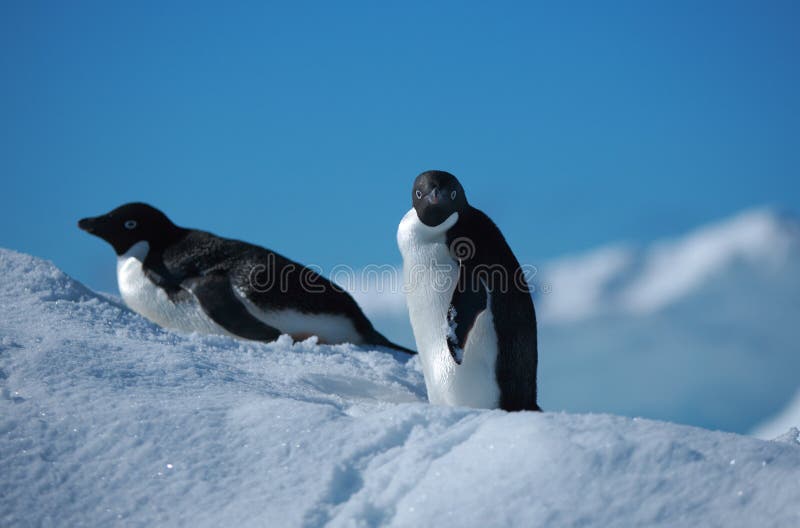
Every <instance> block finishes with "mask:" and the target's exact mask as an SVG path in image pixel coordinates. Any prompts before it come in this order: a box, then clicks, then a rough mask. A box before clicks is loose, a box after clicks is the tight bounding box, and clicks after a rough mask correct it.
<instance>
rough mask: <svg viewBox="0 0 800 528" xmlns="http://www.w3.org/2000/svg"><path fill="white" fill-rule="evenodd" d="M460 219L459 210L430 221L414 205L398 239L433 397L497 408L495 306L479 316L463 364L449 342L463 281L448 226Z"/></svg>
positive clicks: (438, 400)
mask: <svg viewBox="0 0 800 528" xmlns="http://www.w3.org/2000/svg"><path fill="white" fill-rule="evenodd" d="M457 220H458V214H457V213H454V214H453V215H452V216H451V217H450V218H448V219H447V220H446V221H445V222H443V223H442V224H441V225H439V226H436V227H430V226H426V225H425V224H423V223H422V222H420V221H419V218H418V217H417V213H416V211H415V210H414V209H411V210H410V211H409V212H408V213H407V214H406V215H405V216H404V217H403V219H402V220H401V222H400V226H399V228H398V230H397V243H398V246H399V247H400V253H401V254H402V255H403V278H404V282H405V285H404V288H405V291H406V301H407V303H408V314H409V318H410V319H411V327H412V328H413V330H414V339H415V340H416V342H417V352H418V353H419V356H420V360H421V363H422V370H423V374H424V375H425V387H426V389H427V391H428V399H429V400H430V401H431V403H435V404H444V405H463V406H468V407H480V408H496V407H498V406H499V402H500V390H499V387H498V386H497V379H496V376H495V363H496V360H497V335H496V333H495V330H494V324H493V321H492V314H491V311H490V310H488V309H487V310H484V311H483V312H481V313H480V314H479V315H478V317H477V319H476V320H475V324H474V326H473V328H472V331H471V332H470V336H469V339H468V341H467V343H466V346H465V347H464V356H463V360H462V362H461V364H460V365H459V364H457V363H456V362H455V360H454V359H453V357H452V355H451V354H450V350H449V348H448V346H447V334H448V331H449V328H448V325H447V310H448V308H449V307H450V300H451V299H452V296H453V290H454V289H455V287H456V284H457V281H458V263H457V262H456V261H455V260H453V259H452V258H451V257H450V252H449V248H448V247H447V244H446V232H447V230H448V229H449V228H450V227H452V226H453V225H454V224H455V222H456V221H457Z"/></svg>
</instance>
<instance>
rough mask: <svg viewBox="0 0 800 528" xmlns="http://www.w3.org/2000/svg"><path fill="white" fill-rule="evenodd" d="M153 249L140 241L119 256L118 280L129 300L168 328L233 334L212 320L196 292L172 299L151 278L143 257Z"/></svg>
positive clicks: (133, 307)
mask: <svg viewBox="0 0 800 528" xmlns="http://www.w3.org/2000/svg"><path fill="white" fill-rule="evenodd" d="M149 249H150V248H149V245H148V243H147V242H138V243H136V244H134V246H133V247H131V249H129V250H128V251H127V252H126V253H125V254H123V255H120V256H119V257H118V258H117V283H118V285H119V293H120V295H122V300H123V301H125V304H127V305H128V307H129V308H130V309H131V310H133V311H135V312H136V313H138V314H140V315H142V316H144V317H146V318H147V319H149V320H150V321H152V322H154V323H156V324H157V325H160V326H163V327H164V328H170V329H173V330H179V331H181V332H199V333H203V334H220V335H233V334H231V333H230V332H228V331H227V330H225V329H224V328H222V327H221V326H219V325H218V324H217V323H215V322H214V321H213V320H211V318H209V317H208V316H207V315H206V314H205V312H203V310H202V308H201V307H200V304H199V303H198V302H197V300H196V299H195V298H194V297H193V296H191V295H189V296H187V297H186V298H185V299H186V300H185V301H182V302H172V301H171V300H170V299H169V297H168V296H167V293H166V292H165V291H164V290H163V289H162V288H159V287H158V286H156V285H155V284H154V283H153V282H152V281H151V280H150V279H148V278H147V276H146V275H145V274H144V270H143V269H142V261H144V259H145V257H146V256H147V252H148V250H149Z"/></svg>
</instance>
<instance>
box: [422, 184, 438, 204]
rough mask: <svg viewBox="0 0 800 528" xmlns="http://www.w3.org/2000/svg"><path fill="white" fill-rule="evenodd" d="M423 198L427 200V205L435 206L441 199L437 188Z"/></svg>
mask: <svg viewBox="0 0 800 528" xmlns="http://www.w3.org/2000/svg"><path fill="white" fill-rule="evenodd" d="M425 198H426V199H427V200H428V203H430V204H433V205H436V204H438V203H439V201H440V200H441V199H442V191H440V190H439V188H438V187H434V188H433V189H431V192H429V193H428V194H427V195H426V196H425Z"/></svg>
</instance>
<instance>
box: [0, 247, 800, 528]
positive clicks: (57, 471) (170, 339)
mask: <svg viewBox="0 0 800 528" xmlns="http://www.w3.org/2000/svg"><path fill="white" fill-rule="evenodd" d="M0 391H1V392H0V474H2V475H3V478H2V479H1V480H0V497H1V499H0V525H1V526H4V527H16V526H70V527H77V526H185V525H191V526H198V527H205V526H323V525H329V526H383V525H388V526H430V525H433V524H437V525H438V524H444V525H448V526H449V525H461V526H587V525H588V526H632V525H646V526H721V525H730V526H760V527H764V526H796V525H797V524H798V523H800V477H798V475H800V444H798V441H797V435H794V436H792V434H790V433H787V434H786V435H784V437H783V438H782V439H781V441H763V440H759V439H755V438H750V437H743V436H739V435H735V434H730V433H722V432H713V431H708V430H704V429H699V428H693V427H687V426H681V425H674V424H670V423H664V422H657V421H651V420H644V419H631V418H625V417H620V416H612V415H601V414H566V413H506V412H503V411H481V410H472V409H465V408H447V407H437V406H432V405H429V404H427V403H426V402H425V401H424V383H423V380H422V376H421V373H420V369H419V364H418V360H417V359H411V360H408V359H407V358H406V357H404V356H403V355H401V354H394V353H392V352H391V351H389V350H369V349H364V348H358V347H354V346H351V345H339V346H320V345H317V344H316V342H315V341H314V340H307V341H305V342H302V343H298V344H292V343H291V341H290V340H289V339H288V338H282V339H281V340H279V341H278V342H276V343H271V344H259V343H252V342H245V341H237V340H234V339H232V338H228V337H216V336H198V335H179V334H175V333H170V332H167V331H164V330H161V329H159V328H157V327H155V326H154V325H152V324H151V323H149V322H147V321H146V320H144V319H142V318H141V317H139V316H137V315H136V314H134V313H132V312H131V311H129V310H128V309H126V308H125V307H124V306H123V305H122V304H121V302H120V301H119V300H118V299H116V298H113V297H110V296H105V295H100V294H96V293H94V292H92V291H90V290H88V289H86V288H85V287H83V286H81V285H80V284H78V283H77V282H75V281H73V280H71V279H70V278H69V277H67V276H66V275H64V274H63V273H61V272H60V271H58V270H57V269H56V268H55V267H54V266H53V265H52V264H50V263H47V262H45V261H41V260H38V259H35V258H33V257H29V256H27V255H23V254H19V253H15V252H12V251H8V250H0ZM795 432H796V431H795Z"/></svg>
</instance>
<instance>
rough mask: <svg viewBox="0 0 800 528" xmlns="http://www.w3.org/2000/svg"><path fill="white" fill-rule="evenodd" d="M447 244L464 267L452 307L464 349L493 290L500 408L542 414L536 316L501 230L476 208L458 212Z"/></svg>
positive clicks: (515, 259)
mask: <svg viewBox="0 0 800 528" xmlns="http://www.w3.org/2000/svg"><path fill="white" fill-rule="evenodd" d="M447 244H448V247H449V248H450V250H451V255H452V256H453V258H454V259H456V260H457V261H458V262H459V264H460V274H459V282H458V285H457V286H456V291H455V292H454V294H453V307H454V309H455V311H456V313H457V317H459V318H461V317H462V316H463V317H464V318H465V320H466V321H467V322H466V323H461V324H459V325H458V326H456V336H457V337H458V338H459V343H460V344H461V346H463V345H464V343H465V342H466V333H468V332H469V330H470V329H471V326H472V323H473V322H474V318H475V316H477V312H479V311H480V309H481V307H482V306H485V305H486V302H487V296H486V293H485V292H486V291H488V293H489V296H488V297H489V303H490V308H491V310H492V316H493V320H494V327H495V331H496V333H497V349H498V356H497V363H496V366H495V372H496V376H497V382H498V385H499V387H500V408H502V409H505V410H507V411H520V410H534V411H538V410H540V409H539V405H538V404H537V401H536V399H537V398H536V396H537V395H536V371H537V367H538V350H537V332H536V312H535V310H534V307H533V300H532V298H531V293H530V289H529V287H528V283H527V281H526V279H525V276H524V273H523V271H524V270H523V269H522V268H521V267H520V265H519V262H518V261H517V258H516V257H515V256H514V253H513V252H512V251H511V248H510V247H509V246H508V243H507V242H506V240H505V237H503V234H502V233H501V232H500V229H498V228H497V226H496V225H495V224H494V222H492V220H491V219H490V218H489V217H488V216H486V215H485V214H484V213H483V212H482V211H480V210H478V209H475V208H474V207H472V206H469V205H468V206H467V207H465V208H464V209H463V210H462V211H461V212H459V219H458V222H456V224H455V225H454V226H453V227H452V228H450V229H449V230H448V232H447ZM470 317H471V319H470ZM459 333H462V335H459Z"/></svg>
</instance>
